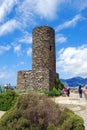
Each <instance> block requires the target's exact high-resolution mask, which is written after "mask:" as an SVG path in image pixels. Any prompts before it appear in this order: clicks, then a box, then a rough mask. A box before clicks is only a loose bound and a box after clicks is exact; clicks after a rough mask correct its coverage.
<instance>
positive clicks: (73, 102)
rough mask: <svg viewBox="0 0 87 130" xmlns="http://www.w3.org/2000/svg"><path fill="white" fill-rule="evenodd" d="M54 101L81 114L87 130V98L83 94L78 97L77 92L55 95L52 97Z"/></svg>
mask: <svg viewBox="0 0 87 130" xmlns="http://www.w3.org/2000/svg"><path fill="white" fill-rule="evenodd" d="M53 100H54V101H55V102H56V103H58V104H60V105H61V106H63V107H67V108H69V109H71V110H73V111H74V112H75V113H76V114H77V115H79V116H81V117H82V118H83V120H84V126H85V130H87V100H86V99H85V97H84V95H83V97H82V98H79V95H78V93H71V94H70V97H63V96H61V97H56V98H54V99H53Z"/></svg>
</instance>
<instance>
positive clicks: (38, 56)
mask: <svg viewBox="0 0 87 130" xmlns="http://www.w3.org/2000/svg"><path fill="white" fill-rule="evenodd" d="M32 46H33V47H32V70H27V71H19V72H18V78H17V88H20V89H34V90H41V89H42V90H50V89H52V88H53V87H55V79H56V58H55V31H54V29H53V28H51V27H49V26H47V25H46V26H39V27H36V28H34V29H33V45H32Z"/></svg>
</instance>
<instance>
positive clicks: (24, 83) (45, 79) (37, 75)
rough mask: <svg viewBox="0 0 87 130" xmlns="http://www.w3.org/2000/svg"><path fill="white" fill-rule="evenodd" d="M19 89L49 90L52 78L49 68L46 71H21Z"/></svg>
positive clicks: (19, 73)
mask: <svg viewBox="0 0 87 130" xmlns="http://www.w3.org/2000/svg"><path fill="white" fill-rule="evenodd" d="M17 79H18V81H17V82H18V86H17V88H19V89H23V90H26V89H29V90H49V89H50V78H49V72H48V70H45V71H41V70H40V71H19V72H18V77H17Z"/></svg>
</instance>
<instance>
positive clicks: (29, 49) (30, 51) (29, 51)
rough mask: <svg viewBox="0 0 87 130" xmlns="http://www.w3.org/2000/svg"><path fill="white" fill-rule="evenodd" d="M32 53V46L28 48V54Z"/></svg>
mask: <svg viewBox="0 0 87 130" xmlns="http://www.w3.org/2000/svg"><path fill="white" fill-rule="evenodd" d="M31 54H32V48H28V50H27V55H28V56H31Z"/></svg>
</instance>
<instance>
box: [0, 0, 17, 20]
mask: <svg viewBox="0 0 87 130" xmlns="http://www.w3.org/2000/svg"><path fill="white" fill-rule="evenodd" d="M16 3H17V0H4V1H1V2H0V22H2V21H3V20H4V17H5V16H6V15H7V14H9V13H10V11H11V10H12V8H13V6H14V5H15V4H16Z"/></svg>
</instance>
